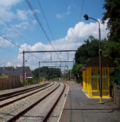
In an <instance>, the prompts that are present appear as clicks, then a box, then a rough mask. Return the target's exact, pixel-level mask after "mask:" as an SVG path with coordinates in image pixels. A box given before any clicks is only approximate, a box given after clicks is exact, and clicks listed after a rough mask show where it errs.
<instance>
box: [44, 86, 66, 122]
mask: <svg viewBox="0 0 120 122" xmlns="http://www.w3.org/2000/svg"><path fill="white" fill-rule="evenodd" d="M65 87H66V85H65V84H64V88H63V90H62V92H61V94H60V95H59V97H58V98H57V100H56V101H55V103H54V104H53V106H52V107H51V109H50V110H49V112H48V113H47V114H46V116H45V117H44V118H43V120H42V122H47V120H48V118H49V117H50V115H51V114H52V111H53V110H54V108H55V106H56V105H57V103H58V101H59V100H60V98H61V96H62V94H63V92H64V90H65Z"/></svg>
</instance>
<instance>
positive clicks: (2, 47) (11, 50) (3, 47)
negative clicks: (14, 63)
mask: <svg viewBox="0 0 120 122" xmlns="http://www.w3.org/2000/svg"><path fill="white" fill-rule="evenodd" d="M0 48H2V49H4V50H7V51H9V52H11V53H14V54H17V55H18V53H16V52H14V51H12V50H9V49H7V48H4V47H1V46H0Z"/></svg>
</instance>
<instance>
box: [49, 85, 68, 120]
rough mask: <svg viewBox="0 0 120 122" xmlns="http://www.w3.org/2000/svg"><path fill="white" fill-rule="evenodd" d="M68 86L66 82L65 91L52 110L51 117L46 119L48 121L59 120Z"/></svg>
mask: <svg viewBox="0 0 120 122" xmlns="http://www.w3.org/2000/svg"><path fill="white" fill-rule="evenodd" d="M68 87H69V86H68V85H67V84H66V88H65V91H64V93H63V95H62V96H61V98H60V101H59V102H58V104H57V106H56V107H55V109H54V110H53V112H52V115H51V117H50V118H49V119H48V122H59V120H60V118H61V114H62V111H63V108H64V105H65V102H66V98H67V95H68V89H69V88H68Z"/></svg>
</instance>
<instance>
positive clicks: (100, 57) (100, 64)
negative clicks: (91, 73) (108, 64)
mask: <svg viewBox="0 0 120 122" xmlns="http://www.w3.org/2000/svg"><path fill="white" fill-rule="evenodd" d="M100 41H101V33H100V23H99V67H100V102H99V103H103V101H102V49H101V44H100Z"/></svg>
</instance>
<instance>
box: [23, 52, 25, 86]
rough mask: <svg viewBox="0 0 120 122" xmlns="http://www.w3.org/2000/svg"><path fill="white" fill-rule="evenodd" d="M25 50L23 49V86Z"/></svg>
mask: <svg viewBox="0 0 120 122" xmlns="http://www.w3.org/2000/svg"><path fill="white" fill-rule="evenodd" d="M24 54H25V52H24V50H23V86H24V85H25V75H24V72H25V71H24V66H25V56H24Z"/></svg>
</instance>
